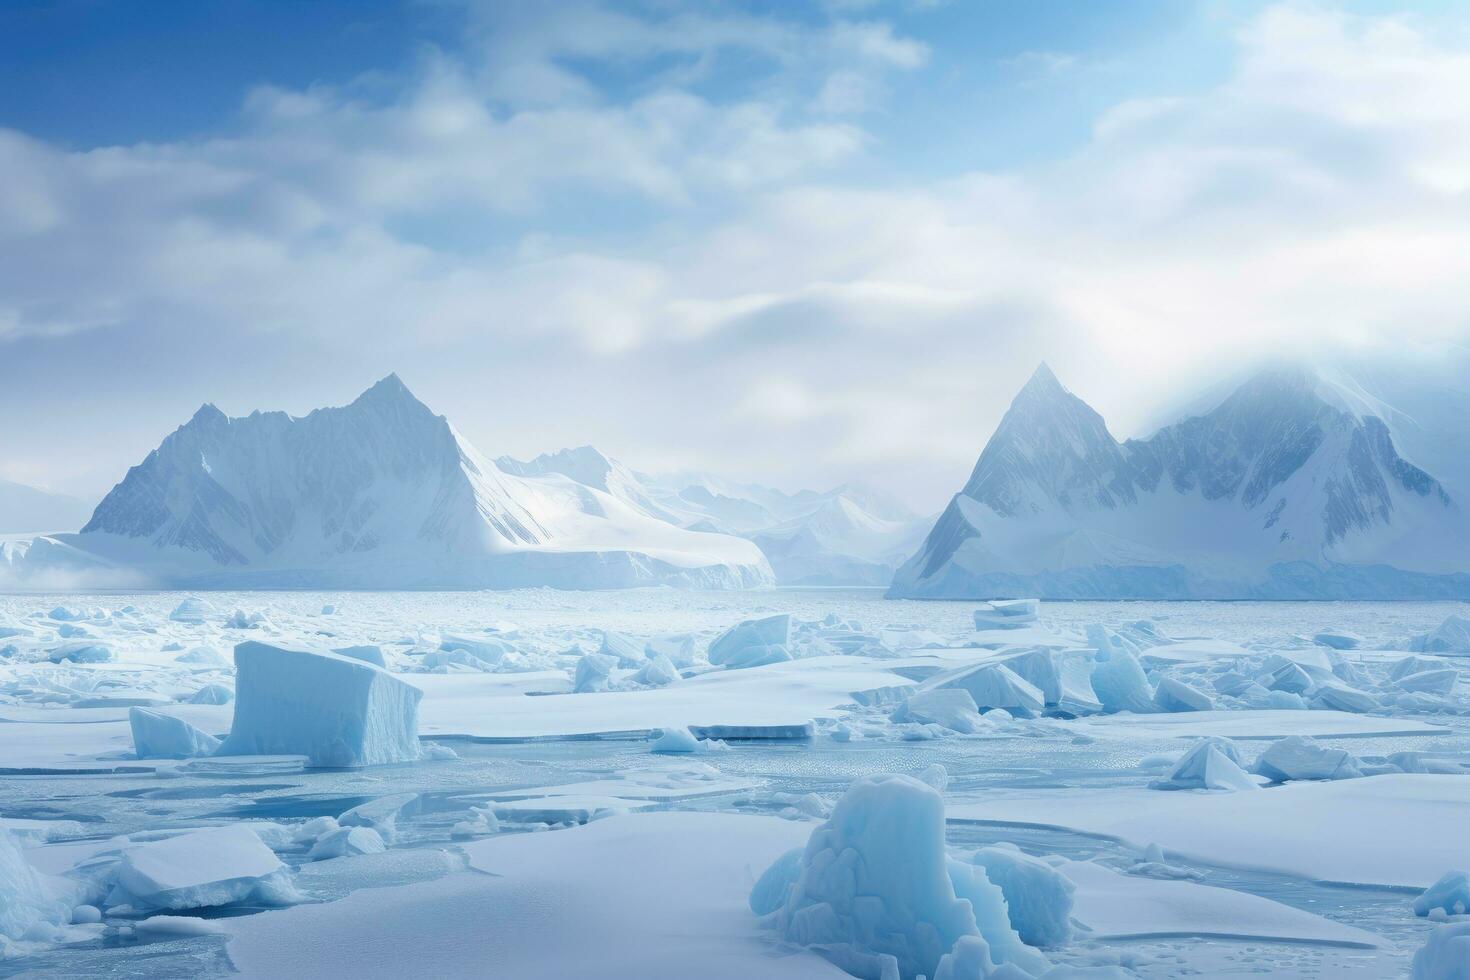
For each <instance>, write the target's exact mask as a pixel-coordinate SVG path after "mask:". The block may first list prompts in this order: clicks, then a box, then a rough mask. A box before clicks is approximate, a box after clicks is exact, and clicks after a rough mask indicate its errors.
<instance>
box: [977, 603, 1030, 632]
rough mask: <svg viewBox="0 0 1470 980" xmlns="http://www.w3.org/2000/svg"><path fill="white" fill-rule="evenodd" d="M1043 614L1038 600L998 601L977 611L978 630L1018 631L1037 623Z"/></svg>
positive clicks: (981, 606) (984, 604)
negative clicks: (1037, 619) (1037, 618)
mask: <svg viewBox="0 0 1470 980" xmlns="http://www.w3.org/2000/svg"><path fill="white" fill-rule="evenodd" d="M1040 612H1041V601H1040V600H1038V599H997V600H994V601H992V602H984V603H981V604H980V608H979V609H976V610H975V629H976V630H1017V629H1022V628H1023V627H1026V626H1030V625H1032V624H1034V623H1035V622H1036V617H1037V616H1038V615H1039V614H1040Z"/></svg>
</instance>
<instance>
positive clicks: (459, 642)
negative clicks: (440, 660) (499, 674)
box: [439, 635, 511, 665]
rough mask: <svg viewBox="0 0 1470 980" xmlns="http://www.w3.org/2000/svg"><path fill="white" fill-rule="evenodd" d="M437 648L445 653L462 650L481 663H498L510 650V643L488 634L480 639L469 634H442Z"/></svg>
mask: <svg viewBox="0 0 1470 980" xmlns="http://www.w3.org/2000/svg"><path fill="white" fill-rule="evenodd" d="M439 649H440V650H442V651H444V652H445V653H453V652H454V651H456V650H462V651H464V652H465V653H467V654H469V655H470V656H472V657H474V658H475V659H476V660H478V661H480V662H481V663H486V664H491V665H494V664H498V663H500V661H501V658H503V657H504V656H505V655H506V654H507V653H510V652H511V647H510V644H508V643H505V642H504V641H502V640H497V639H494V638H493V637H488V636H487V637H484V638H482V639H476V638H474V637H469V636H452V635H448V636H442V637H440V638H439Z"/></svg>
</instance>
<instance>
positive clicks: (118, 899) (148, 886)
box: [107, 824, 299, 911]
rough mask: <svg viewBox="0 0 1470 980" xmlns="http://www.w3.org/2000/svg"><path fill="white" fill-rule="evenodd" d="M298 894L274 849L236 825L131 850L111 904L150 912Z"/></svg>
mask: <svg viewBox="0 0 1470 980" xmlns="http://www.w3.org/2000/svg"><path fill="white" fill-rule="evenodd" d="M298 897H299V896H298V895H297V894H296V889H295V888H294V887H293V886H292V884H291V879H290V872H289V871H288V870H287V868H286V866H285V865H284V864H282V863H281V861H280V859H279V858H277V857H276V855H275V853H274V852H272V851H271V849H270V848H269V847H266V846H265V844H264V843H262V842H261V839H260V838H259V837H258V836H256V835H255V833H254V832H253V831H251V830H250V828H249V827H247V826H245V825H244V824H231V825H230V826H227V827H211V828H209V829H208V830H195V831H191V832H189V833H186V834H180V835H179V836H177V837H169V838H166V839H164V840H159V841H152V842H149V843H146V844H136V845H134V846H132V847H128V848H126V849H125V850H124V851H123V853H122V860H121V861H120V862H119V863H118V870H117V883H116V884H115V885H114V886H113V889H112V893H111V894H110V895H108V897H107V905H108V907H109V908H111V907H115V906H118V905H128V906H131V907H132V908H134V909H136V910H139V911H150V910H153V909H195V908H205V907H208V906H214V905H231V904H234V903H235V902H243V901H246V900H247V899H248V900H250V901H254V902H259V903H262V904H267V905H284V904H289V903H290V902H293V901H295V900H296V899H297V898H298Z"/></svg>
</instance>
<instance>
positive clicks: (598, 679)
mask: <svg viewBox="0 0 1470 980" xmlns="http://www.w3.org/2000/svg"><path fill="white" fill-rule="evenodd" d="M617 665H618V662H617V660H616V659H615V658H613V657H609V656H607V655H605V654H601V653H587V654H583V655H582V659H581V660H578V661H577V671H576V674H575V675H573V677H572V693H573V694H596V693H597V692H599V691H606V690H607V685H608V679H609V678H610V677H611V676H612V671H613V668H614V667H616V666H617Z"/></svg>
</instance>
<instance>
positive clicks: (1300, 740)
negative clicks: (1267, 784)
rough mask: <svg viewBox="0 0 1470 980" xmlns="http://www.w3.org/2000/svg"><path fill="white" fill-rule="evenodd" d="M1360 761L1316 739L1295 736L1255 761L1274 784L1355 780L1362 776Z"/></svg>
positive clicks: (1257, 770)
mask: <svg viewBox="0 0 1470 980" xmlns="http://www.w3.org/2000/svg"><path fill="white" fill-rule="evenodd" d="M1361 765H1362V762H1361V760H1359V759H1358V758H1357V757H1356V756H1354V755H1352V754H1350V753H1348V752H1346V751H1344V750H1343V749H1330V748H1327V747H1326V746H1324V745H1319V744H1318V743H1317V741H1316V740H1315V739H1311V738H1307V737H1305V736H1302V735H1292V736H1290V737H1288V738H1283V739H1281V740H1279V741H1276V742H1272V743H1271V745H1270V746H1268V747H1267V749H1266V751H1265V752H1262V753H1261V757H1260V759H1258V760H1257V761H1256V772H1258V773H1260V774H1261V775H1262V776H1265V777H1266V778H1267V779H1269V780H1271V781H1272V782H1274V783H1284V782H1286V781H1287V780H1288V779H1355V778H1357V777H1358V776H1361V775H1363V773H1362V770H1361V769H1360V768H1359V767H1360V766H1361Z"/></svg>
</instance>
